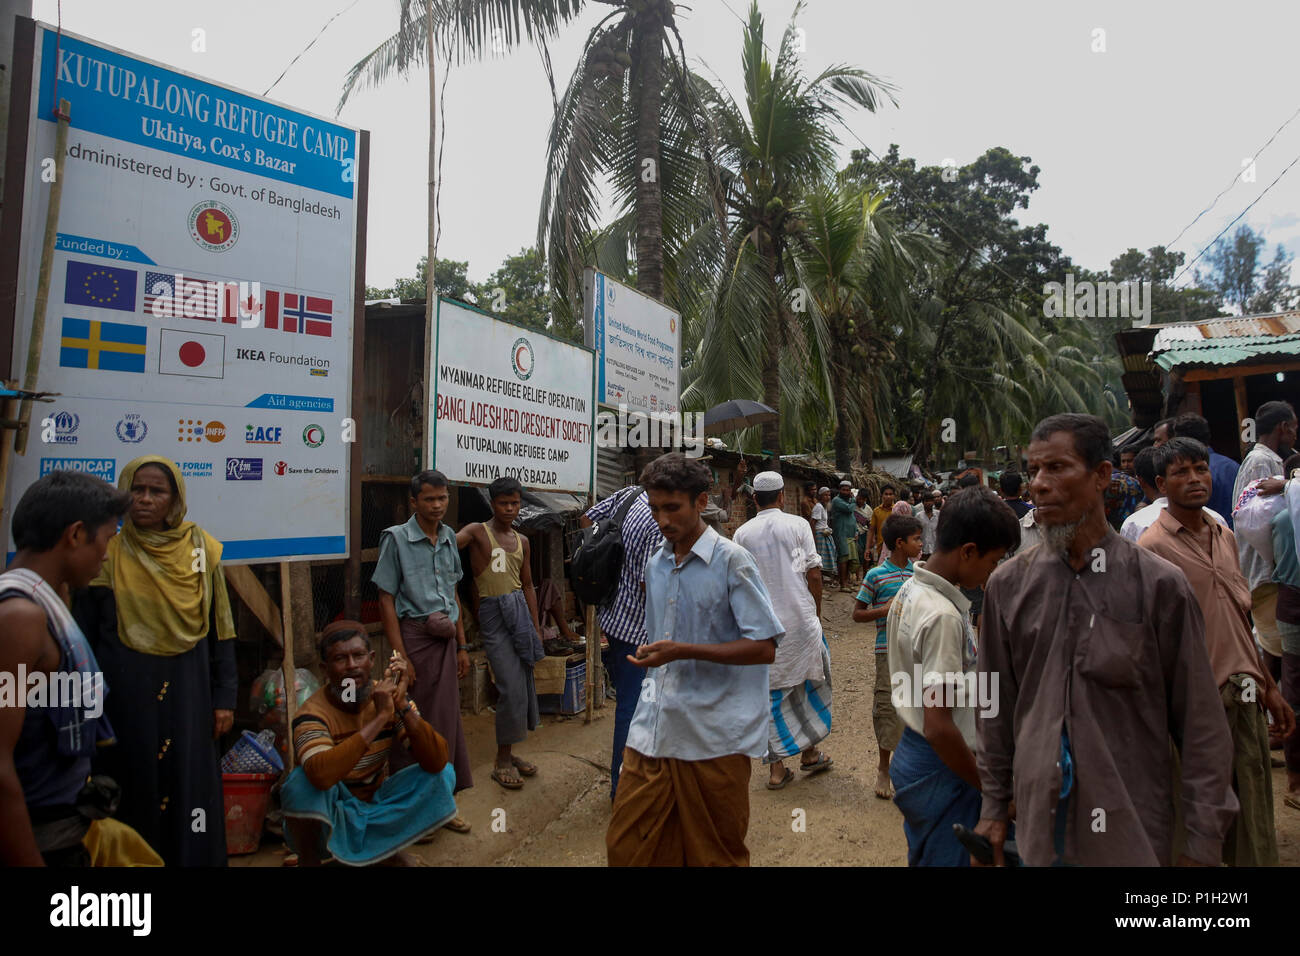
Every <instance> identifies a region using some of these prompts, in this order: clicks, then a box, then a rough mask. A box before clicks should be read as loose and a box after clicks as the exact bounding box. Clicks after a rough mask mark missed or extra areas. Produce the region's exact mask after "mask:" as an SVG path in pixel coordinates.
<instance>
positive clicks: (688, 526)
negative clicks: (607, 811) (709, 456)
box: [605, 453, 784, 866]
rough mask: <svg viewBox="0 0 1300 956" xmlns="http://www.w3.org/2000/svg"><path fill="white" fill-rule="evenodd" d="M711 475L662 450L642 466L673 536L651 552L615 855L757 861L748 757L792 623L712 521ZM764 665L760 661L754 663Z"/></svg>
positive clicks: (761, 741)
mask: <svg viewBox="0 0 1300 956" xmlns="http://www.w3.org/2000/svg"><path fill="white" fill-rule="evenodd" d="M711 483H712V476H711V475H710V473H709V470H708V468H706V467H705V466H704V465H703V464H701V463H700V462H699V461H696V460H694V459H690V458H687V457H686V456H685V455H682V454H680V453H673V454H668V455H663V456H661V457H659V458H656V459H655V460H654V461H653V462H651V463H650V464H649V465H648V466H647V467H646V469H645V471H644V472H643V473H642V475H641V481H640V484H641V486H642V487H644V488H645V489H646V490H647V493H648V496H649V502H650V511H651V513H652V514H653V515H654V519H655V522H656V523H657V524H658V525H659V530H660V532H661V533H662V534H663V536H664V539H665V541H664V544H663V545H662V546H661V547H659V548H657V549H655V550H653V551H651V552H650V556H649V558H648V559H647V561H646V568H645V582H646V639H647V640H648V641H649V642H650V643H648V644H646V645H644V646H641V647H639V648H638V649H637V653H636V656H635V657H633V656H631V655H629V656H628V660H629V661H630V662H631V663H633V664H636V665H637V666H638V667H643V668H646V676H645V678H644V679H643V681H642V684H641V694H640V698H639V700H638V701H637V708H636V713H635V715H633V717H632V725H631V727H630V728H629V730H628V736H627V747H626V749H625V750H624V752H623V768H622V771H621V774H620V777H619V787H618V795H617V797H616V798H615V801H614V809H613V815H612V816H611V818H610V821H609V830H608V832H607V833H606V835H605V846H606V849H607V851H608V859H609V864H610V866H748V865H749V851H748V850H747V849H746V848H745V833H746V831H747V830H748V828H749V776H750V760H751V759H752V758H756V757H761V756H762V755H763V753H764V752H765V751H766V749H767V724H768V718H769V711H770V707H769V703H770V698H769V694H768V673H767V665H768V664H770V663H771V662H772V661H773V660H774V659H775V657H776V644H777V641H778V640H780V638H781V636H782V635H783V634H784V629H783V628H782V626H781V622H780V620H779V619H778V618H777V616H776V612H775V611H774V610H773V609H772V602H771V600H770V599H769V597H768V594H767V590H766V588H765V587H764V586H763V582H762V579H761V578H760V577H759V573H758V567H757V565H755V563H754V559H753V556H751V555H750V554H749V552H748V551H746V550H745V549H744V548H742V547H740V546H739V545H737V544H735V543H734V542H732V541H729V540H728V539H726V538H724V537H722V536H721V535H719V534H718V533H717V532H716V531H714V530H713V529H712V528H710V527H708V526H707V525H706V524H705V522H704V520H703V518H702V516H701V512H702V511H703V510H704V509H705V508H706V507H708V504H709V501H708V488H709V486H710V484H711ZM755 665H756V666H755Z"/></svg>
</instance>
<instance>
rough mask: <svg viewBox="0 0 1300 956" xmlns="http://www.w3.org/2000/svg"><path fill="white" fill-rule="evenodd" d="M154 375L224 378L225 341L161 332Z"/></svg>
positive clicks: (201, 334) (197, 334)
mask: <svg viewBox="0 0 1300 956" xmlns="http://www.w3.org/2000/svg"><path fill="white" fill-rule="evenodd" d="M158 374H160V375H193V376H197V377H199V378H224V377H225V374H226V337H225V336H224V335H209V334H207V333H206V332H181V331H177V330H175V329H163V330H162V336H161V342H160V344H159V347H158Z"/></svg>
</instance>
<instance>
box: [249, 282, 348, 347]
mask: <svg viewBox="0 0 1300 956" xmlns="http://www.w3.org/2000/svg"><path fill="white" fill-rule="evenodd" d="M333 319H334V300H333V299H326V298H323V297H321V296H315V295H306V294H305V293H302V292H276V291H268V292H267V293H266V313H265V318H264V323H265V325H266V327H267V328H268V329H277V328H278V329H283V330H284V331H285V332H297V333H306V334H307V335H319V336H322V337H324V338H330V337H331V336H332V335H333V329H334V324H333Z"/></svg>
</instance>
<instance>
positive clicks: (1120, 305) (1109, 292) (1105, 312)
mask: <svg viewBox="0 0 1300 956" xmlns="http://www.w3.org/2000/svg"><path fill="white" fill-rule="evenodd" d="M1043 295H1045V296H1046V297H1047V298H1046V300H1045V301H1044V302H1043V315H1044V316H1045V317H1046V318H1049V319H1060V318H1069V319H1074V318H1079V319H1094V318H1095V319H1137V320H1140V321H1135V322H1134V323H1133V325H1134V326H1135V327H1142V326H1146V325H1150V324H1151V283H1150V282H1145V281H1141V280H1139V281H1138V282H1092V281H1089V280H1084V281H1083V282H1075V281H1074V273H1073V272H1067V273H1066V274H1065V282H1064V283H1060V282H1048V283H1047V284H1045V285H1044V286H1043Z"/></svg>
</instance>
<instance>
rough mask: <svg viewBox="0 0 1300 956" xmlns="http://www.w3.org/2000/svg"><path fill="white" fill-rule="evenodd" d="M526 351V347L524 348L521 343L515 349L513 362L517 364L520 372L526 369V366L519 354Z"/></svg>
mask: <svg viewBox="0 0 1300 956" xmlns="http://www.w3.org/2000/svg"><path fill="white" fill-rule="evenodd" d="M526 351H527V349H525V348H524V347H523V346H522V345H521V346H519V348H517V349H515V364H516V365H518V366H519V371H521V372H527V371H528V366H527V365H525V364H524V360H523V359H522V358H521V356H522V355H523V354H524V353H525V352H526Z"/></svg>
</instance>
